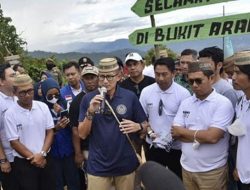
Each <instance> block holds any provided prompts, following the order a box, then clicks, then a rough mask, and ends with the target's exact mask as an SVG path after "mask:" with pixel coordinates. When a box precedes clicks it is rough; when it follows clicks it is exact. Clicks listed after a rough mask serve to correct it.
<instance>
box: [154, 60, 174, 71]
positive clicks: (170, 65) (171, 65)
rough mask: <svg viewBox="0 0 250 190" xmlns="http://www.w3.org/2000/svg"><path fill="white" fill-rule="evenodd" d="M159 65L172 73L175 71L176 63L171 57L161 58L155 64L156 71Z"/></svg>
mask: <svg viewBox="0 0 250 190" xmlns="http://www.w3.org/2000/svg"><path fill="white" fill-rule="evenodd" d="M157 65H165V66H166V67H167V68H168V69H169V70H170V71H171V72H174V71H175V62H174V60H173V59H172V58H171V57H161V58H159V59H157V60H156V61H155V63H154V70H155V68H156V66H157Z"/></svg>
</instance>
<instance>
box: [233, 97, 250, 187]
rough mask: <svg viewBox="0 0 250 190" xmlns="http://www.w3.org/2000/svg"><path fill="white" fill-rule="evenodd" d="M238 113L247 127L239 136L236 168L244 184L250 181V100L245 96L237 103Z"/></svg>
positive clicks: (238, 116)
mask: <svg viewBox="0 0 250 190" xmlns="http://www.w3.org/2000/svg"><path fill="white" fill-rule="evenodd" d="M235 109H236V115H237V118H238V119H239V120H240V122H241V123H242V124H243V125H244V126H245V127H246V134H245V135H244V136H240V137H238V149H237V159H236V168H237V170H238V174H239V177H240V181H241V182H242V183H244V184H249V183H250V148H249V147H250V101H249V100H247V99H246V96H243V98H242V100H241V101H240V102H239V104H237V105H236V108H235Z"/></svg>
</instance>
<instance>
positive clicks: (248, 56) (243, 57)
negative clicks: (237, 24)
mask: <svg viewBox="0 0 250 190" xmlns="http://www.w3.org/2000/svg"><path fill="white" fill-rule="evenodd" d="M234 64H235V65H250V51H249V50H248V51H240V52H238V53H236V54H235V55H234Z"/></svg>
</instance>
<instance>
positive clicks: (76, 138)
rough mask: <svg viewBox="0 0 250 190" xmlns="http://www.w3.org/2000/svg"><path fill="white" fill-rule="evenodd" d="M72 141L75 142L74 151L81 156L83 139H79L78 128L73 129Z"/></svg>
mask: <svg viewBox="0 0 250 190" xmlns="http://www.w3.org/2000/svg"><path fill="white" fill-rule="evenodd" d="M72 141H73V146H74V150H75V154H81V144H80V142H81V139H80V137H79V133H78V128H77V127H73V128H72Z"/></svg>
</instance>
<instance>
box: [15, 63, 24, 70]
mask: <svg viewBox="0 0 250 190" xmlns="http://www.w3.org/2000/svg"><path fill="white" fill-rule="evenodd" d="M18 67H22V68H23V66H22V65H20V64H16V65H14V66H13V70H14V71H17V69H18Z"/></svg>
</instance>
